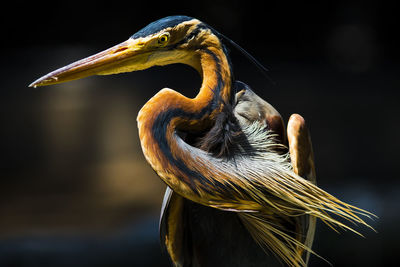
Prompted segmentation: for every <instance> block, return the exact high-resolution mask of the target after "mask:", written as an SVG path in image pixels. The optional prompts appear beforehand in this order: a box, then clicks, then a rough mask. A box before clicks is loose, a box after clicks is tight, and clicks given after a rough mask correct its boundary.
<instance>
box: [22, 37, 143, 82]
mask: <svg viewBox="0 0 400 267" xmlns="http://www.w3.org/2000/svg"><path fill="white" fill-rule="evenodd" d="M149 54H150V53H149V51H146V49H144V46H143V44H142V43H140V41H139V40H135V39H128V40H127V41H125V42H123V43H120V44H118V45H116V46H113V47H111V48H109V49H107V50H104V51H102V52H100V53H97V54H95V55H93V56H90V57H87V58H84V59H81V60H78V61H76V62H74V63H71V64H69V65H67V66H65V67H62V68H60V69H57V70H55V71H53V72H50V73H49V74H46V75H44V76H43V77H41V78H39V79H37V80H36V81H34V82H33V83H31V84H30V85H29V87H38V86H45V85H51V84H57V83H63V82H67V81H72V80H77V79H81V78H84V77H88V76H92V75H107V74H114V73H121V72H129V71H134V70H141V69H145V68H147V67H148V66H146V62H147V61H148V57H149Z"/></svg>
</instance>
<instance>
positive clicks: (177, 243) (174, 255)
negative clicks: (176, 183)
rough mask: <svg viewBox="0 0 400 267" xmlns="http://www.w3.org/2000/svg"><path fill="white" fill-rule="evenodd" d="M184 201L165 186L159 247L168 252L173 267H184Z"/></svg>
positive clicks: (185, 258) (185, 257)
mask: <svg viewBox="0 0 400 267" xmlns="http://www.w3.org/2000/svg"><path fill="white" fill-rule="evenodd" d="M184 201H185V199H184V198H183V197H181V196H180V195H178V194H177V193H175V192H174V191H172V189H171V188H170V187H168V186H167V189H166V190H165V194H164V200H163V203H162V207H161V216H160V225H159V230H160V240H161V246H162V247H163V248H164V249H165V250H166V251H167V252H168V254H169V256H170V259H171V261H172V263H173V264H174V266H185V260H186V261H187V260H188V259H190V257H187V256H186V255H185V253H186V251H187V250H186V248H185V245H184V242H185V240H184V235H185V233H184V225H183V224H184ZM186 264H187V263H186Z"/></svg>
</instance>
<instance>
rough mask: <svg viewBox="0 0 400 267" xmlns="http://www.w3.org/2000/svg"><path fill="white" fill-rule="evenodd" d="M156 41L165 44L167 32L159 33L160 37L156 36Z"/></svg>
mask: <svg viewBox="0 0 400 267" xmlns="http://www.w3.org/2000/svg"><path fill="white" fill-rule="evenodd" d="M158 42H159V43H160V44H161V45H165V44H166V43H167V42H168V35H167V34H164V35H161V36H160V38H158Z"/></svg>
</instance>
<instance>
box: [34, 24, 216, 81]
mask: <svg viewBox="0 0 400 267" xmlns="http://www.w3.org/2000/svg"><path fill="white" fill-rule="evenodd" d="M205 46H207V47H210V46H216V47H221V43H220V41H219V38H218V37H217V35H216V34H215V32H214V31H213V29H211V28H210V27H209V26H207V25H206V24H204V23H202V22H201V21H199V20H197V19H194V18H191V17H187V16H171V17H166V18H163V19H160V20H157V21H155V22H152V23H150V24H149V25H147V26H146V27H144V28H143V29H141V30H139V31H138V32H136V33H135V34H133V35H132V36H131V37H130V38H129V39H128V40H126V41H125V42H123V43H120V44H118V45H116V46H114V47H111V48H109V49H107V50H104V51H102V52H100V53H97V54H95V55H93V56H90V57H87V58H84V59H81V60H79V61H76V62H74V63H72V64H69V65H67V66H65V67H63V68H60V69H57V70H55V71H53V72H51V73H49V74H47V75H45V76H43V77H41V78H39V79H38V80H36V81H35V82H33V83H32V84H30V85H29V86H30V87H37V86H45V85H51V84H57V83H62V82H66V81H71V80H76V79H81V78H84V77H88V76H92V75H108V74H115V73H122V72H131V71H136V70H144V69H147V68H150V67H152V66H163V65H168V64H173V63H184V64H188V65H191V66H192V67H194V68H196V69H197V70H198V71H200V70H201V67H200V65H199V61H198V60H196V55H197V53H196V51H199V50H200V49H202V48H203V47H205Z"/></svg>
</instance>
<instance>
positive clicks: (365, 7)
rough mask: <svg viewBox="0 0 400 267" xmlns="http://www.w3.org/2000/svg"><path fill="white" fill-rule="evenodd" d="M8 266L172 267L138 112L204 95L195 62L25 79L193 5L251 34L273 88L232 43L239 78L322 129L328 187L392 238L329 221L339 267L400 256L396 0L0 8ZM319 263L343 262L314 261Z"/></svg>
mask: <svg viewBox="0 0 400 267" xmlns="http://www.w3.org/2000/svg"><path fill="white" fill-rule="evenodd" d="M2 11H3V12H2V17H1V23H2V33H1V38H2V40H1V54H2V64H1V66H0V69H1V85H0V90H1V91H0V92H1V98H0V101H1V103H0V124H1V132H0V153H1V154H0V166H1V172H0V176H1V177H0V179H1V180H0V266H72V265H73V266H101V265H102V266H164V265H165V266H168V261H167V259H166V257H165V255H163V254H162V253H161V251H160V248H159V244H158V236H157V223H158V222H157V220H158V218H157V216H158V211H159V207H160V204H161V201H162V194H163V188H164V186H163V184H162V182H161V181H160V180H159V178H157V177H156V175H155V174H153V172H152V171H151V170H150V167H148V166H147V163H146V162H145V160H144V158H143V156H142V153H141V150H140V145H139V140H138V136H137V132H136V126H135V117H136V115H137V112H138V110H139V109H140V107H141V106H142V105H143V104H144V103H145V102H146V100H147V99H149V98H150V97H151V96H152V95H154V94H155V93H156V92H157V91H158V90H159V89H161V88H163V87H170V88H174V89H176V90H178V91H180V92H182V93H184V94H185V95H188V96H194V95H195V94H196V90H197V89H193V88H198V87H199V85H200V82H201V81H200V79H199V78H198V76H197V74H196V73H195V72H194V71H193V70H191V69H190V68H188V67H186V66H180V65H175V66H168V67H164V68H153V69H150V70H146V71H141V72H137V73H130V74H121V75H114V76H106V77H91V78H87V79H84V80H81V81H74V82H71V83H68V84H65V85H58V86H51V87H46V88H40V89H32V88H27V85H28V84H30V83H31V82H32V81H33V80H35V79H37V78H39V77H40V76H41V75H44V74H46V73H47V72H50V71H52V70H54V69H56V68H58V67H61V66H63V65H66V64H68V63H71V62H73V61H74V60H77V59H80V58H83V57H85V56H88V55H91V54H93V53H96V52H98V51H101V50H103V49H106V48H108V47H110V46H112V45H115V44H117V43H119V42H122V41H124V40H126V39H127V38H128V37H129V36H131V35H132V34H133V33H135V32H136V31H137V30H139V29H141V28H142V27H144V26H145V25H147V24H148V23H150V22H152V21H154V20H156V19H159V18H162V17H165V16H168V15H176V14H183V15H189V16H192V17H196V18H198V19H200V20H202V21H204V22H206V23H208V24H209V25H211V26H213V27H214V28H215V29H217V30H218V31H220V32H221V33H223V34H225V35H227V36H229V37H230V38H231V39H233V40H234V41H236V42H237V43H239V44H240V45H241V46H242V47H243V48H245V49H246V50H247V51H248V52H250V53H251V54H252V55H254V56H255V57H256V58H257V59H258V60H259V61H260V62H262V63H263V64H265V65H266V66H267V67H268V68H269V69H270V72H269V76H270V77H271V79H272V80H273V81H274V82H275V83H276V85H273V84H272V83H270V82H269V81H268V80H267V79H265V77H263V76H262V75H261V74H260V73H259V72H258V71H257V69H256V68H255V67H254V66H252V65H251V64H250V63H249V62H248V61H247V60H245V59H244V58H243V56H241V55H240V54H239V53H238V52H236V51H235V50H234V49H233V48H231V50H232V51H231V55H232V58H233V64H234V69H235V75H236V78H237V79H239V80H242V81H244V82H246V83H248V84H249V85H250V86H251V87H252V88H253V90H254V91H255V92H256V93H257V94H259V95H260V96H262V97H263V98H264V99H266V100H267V101H269V102H270V103H271V104H272V105H274V106H275V107H276V108H277V109H278V111H280V112H281V114H282V116H283V117H284V119H285V120H286V121H287V119H288V118H289V116H290V114H292V113H299V114H301V115H303V116H304V117H305V119H306V121H307V123H308V126H309V128H310V130H311V135H312V139H313V145H314V152H315V157H316V166H317V175H318V184H319V185H320V186H321V187H322V188H324V189H326V190H327V191H328V192H331V193H332V194H334V195H336V196H338V197H340V198H341V199H343V200H344V201H346V202H349V203H351V204H354V205H356V206H359V207H361V208H365V209H367V210H369V211H371V212H374V213H375V214H376V215H378V216H379V219H377V220H374V221H368V222H370V223H371V224H372V225H373V226H374V228H376V230H377V231H378V233H374V232H372V231H370V230H368V229H364V228H357V230H360V231H361V232H362V233H364V234H365V237H366V238H361V237H358V236H356V235H354V234H352V233H348V232H343V231H342V232H341V234H336V233H335V232H333V231H331V230H330V229H329V228H328V227H327V226H325V225H323V224H322V223H319V224H318V228H317V236H316V240H315V243H314V247H313V248H314V250H315V251H316V252H317V253H318V254H319V255H321V256H323V257H324V258H326V259H327V260H329V261H330V262H331V263H333V264H334V266H390V265H395V262H396V259H397V257H396V256H397V255H396V254H397V250H398V248H399V245H398V237H399V234H398V230H397V227H398V224H399V223H400V216H399V203H400V184H399V178H398V175H397V173H398V159H399V156H398V151H399V148H400V147H399V145H400V141H399V135H400V127H399V126H398V117H399V116H398V115H399V108H398V106H399V104H398V102H399V96H400V93H399V86H400V79H399V70H400V65H399V63H400V61H399V60H400V57H399V49H398V48H399V45H400V42H399V39H400V37H399V30H398V26H399V23H398V20H399V19H398V10H396V7H395V4H390V2H389V1H315V2H314V1H312V2H307V3H304V2H303V1H293V2H290V1H268V2H265V3H264V2H261V1H259V2H258V3H252V2H250V1H222V0H221V1H218V0H214V1H201V2H200V1H186V2H182V3H180V2H176V1H173V2H172V1H170V2H160V3H157V2H151V1H147V2H146V1H141V2H137V1H130V2H121V1H108V2H107V1H103V2H101V1H97V2H93V3H90V2H83V1H81V2H73V1H66V2H50V3H49V2H43V3H38V2H35V3H29V4H27V3H22V2H19V1H14V2H12V3H9V4H7V6H3V8H2ZM310 266H329V265H328V264H326V263H325V262H323V261H321V260H320V259H318V258H316V257H313V258H312V260H311V263H310Z"/></svg>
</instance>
